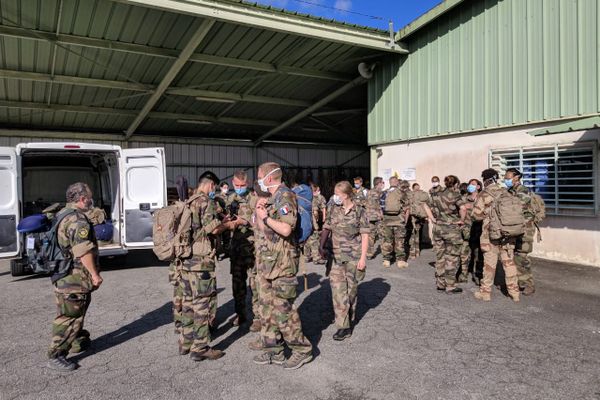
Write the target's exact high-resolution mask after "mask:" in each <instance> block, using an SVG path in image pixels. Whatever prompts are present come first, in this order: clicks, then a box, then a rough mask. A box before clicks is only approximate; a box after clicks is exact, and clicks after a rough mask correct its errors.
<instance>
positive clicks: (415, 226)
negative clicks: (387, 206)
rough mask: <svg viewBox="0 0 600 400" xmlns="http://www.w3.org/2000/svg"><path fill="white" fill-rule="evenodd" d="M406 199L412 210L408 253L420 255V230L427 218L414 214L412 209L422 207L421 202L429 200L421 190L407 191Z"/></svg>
mask: <svg viewBox="0 0 600 400" xmlns="http://www.w3.org/2000/svg"><path fill="white" fill-rule="evenodd" d="M408 201H409V204H410V208H411V210H412V211H411V215H410V219H411V225H412V232H411V233H410V240H409V254H410V257H411V258H417V257H419V255H421V230H422V229H423V225H425V222H427V219H426V218H424V217H423V215H416V213H415V211H414V210H416V209H417V208H418V207H420V208H421V209H423V204H427V203H428V202H429V195H428V194H427V193H425V192H424V191H422V190H418V191H414V192H408ZM424 212H425V210H424V209H423V212H422V213H424ZM422 213H421V214H422Z"/></svg>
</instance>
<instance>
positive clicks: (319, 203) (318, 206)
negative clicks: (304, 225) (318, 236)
mask: <svg viewBox="0 0 600 400" xmlns="http://www.w3.org/2000/svg"><path fill="white" fill-rule="evenodd" d="M326 210H327V200H325V196H323V195H322V194H321V193H319V194H318V195H316V196H313V200H312V213H313V221H312V222H313V229H314V230H318V229H319V219H320V218H321V215H323V212H325V211H326ZM323 222H325V221H323Z"/></svg>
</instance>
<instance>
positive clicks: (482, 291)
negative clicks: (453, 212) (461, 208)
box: [473, 169, 519, 302]
mask: <svg viewBox="0 0 600 400" xmlns="http://www.w3.org/2000/svg"><path fill="white" fill-rule="evenodd" d="M481 176H482V178H483V184H484V186H485V189H484V190H483V191H482V192H481V193H480V194H479V196H478V197H477V201H475V204H474V206H473V218H474V219H475V220H476V221H483V226H482V233H481V251H482V252H483V279H482V280H481V283H480V286H479V291H478V292H476V293H475V298H476V299H478V300H483V301H490V299H491V293H492V286H493V284H494V277H495V276H496V265H497V263H498V258H500V261H501V262H502V267H503V268H504V275H505V276H506V287H507V289H508V294H509V295H510V296H511V298H512V299H513V301H515V302H518V301H519V285H518V280H517V266H516V265H515V261H514V251H515V244H516V240H515V239H514V238H508V239H504V240H492V239H491V238H490V222H491V215H492V207H494V201H495V200H494V198H496V197H498V196H499V192H500V191H502V190H506V189H504V188H503V187H501V186H500V185H499V184H498V183H497V182H496V181H497V179H498V172H496V171H495V170H494V169H486V170H485V171H483V172H482V174H481Z"/></svg>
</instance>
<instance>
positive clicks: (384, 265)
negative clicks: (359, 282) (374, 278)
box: [383, 260, 392, 268]
mask: <svg viewBox="0 0 600 400" xmlns="http://www.w3.org/2000/svg"><path fill="white" fill-rule="evenodd" d="M390 265H392V263H391V262H390V260H383V268H389V267H390Z"/></svg>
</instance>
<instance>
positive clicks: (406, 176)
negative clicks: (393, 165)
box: [400, 168, 417, 181]
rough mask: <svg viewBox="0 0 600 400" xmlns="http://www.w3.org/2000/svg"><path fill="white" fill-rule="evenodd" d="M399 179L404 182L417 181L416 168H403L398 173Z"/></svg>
mask: <svg viewBox="0 0 600 400" xmlns="http://www.w3.org/2000/svg"><path fill="white" fill-rule="evenodd" d="M400 179H402V180H405V181H416V180H417V169H416V168H404V169H403V170H402V171H400Z"/></svg>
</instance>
